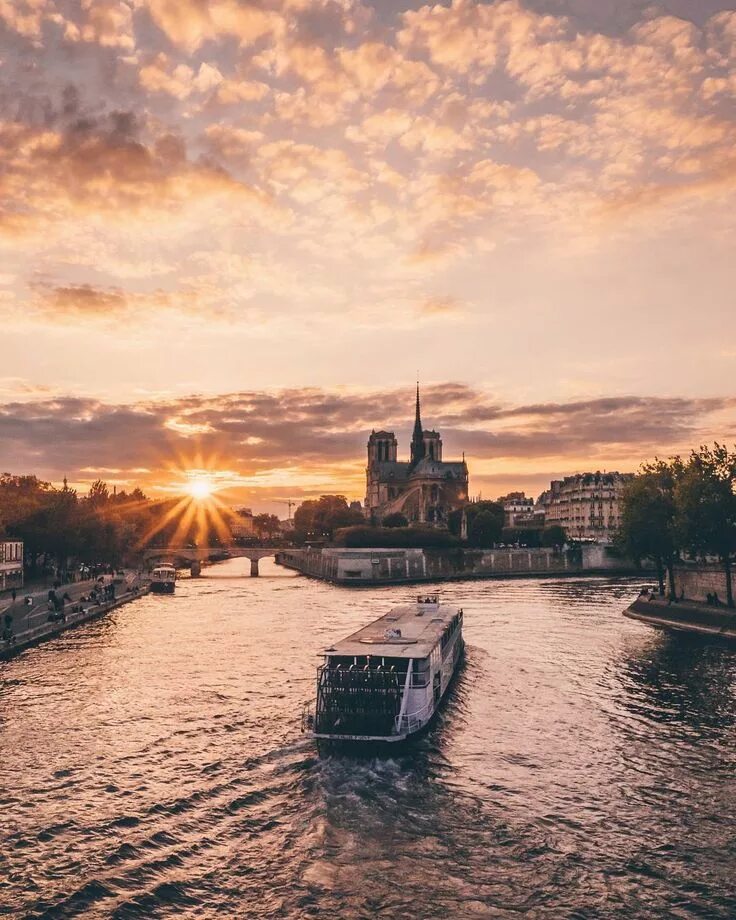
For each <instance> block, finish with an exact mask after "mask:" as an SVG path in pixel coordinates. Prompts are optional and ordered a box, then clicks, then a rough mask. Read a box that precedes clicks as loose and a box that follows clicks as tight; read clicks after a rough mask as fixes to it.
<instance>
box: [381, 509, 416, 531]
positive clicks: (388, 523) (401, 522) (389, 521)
mask: <svg viewBox="0 0 736 920" xmlns="http://www.w3.org/2000/svg"><path fill="white" fill-rule="evenodd" d="M381 524H382V526H383V527H408V526H409V521H408V520H407V519H406V518H405V517H404V515H403V514H402V513H401V512H400V511H395V512H394V513H393V514H387V515H386V517H385V518H384V519H383V521H382V522H381Z"/></svg>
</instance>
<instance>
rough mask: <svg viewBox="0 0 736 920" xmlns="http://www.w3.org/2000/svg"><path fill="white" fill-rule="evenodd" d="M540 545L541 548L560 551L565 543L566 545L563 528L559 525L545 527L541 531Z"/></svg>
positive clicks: (565, 535)
mask: <svg viewBox="0 0 736 920" xmlns="http://www.w3.org/2000/svg"><path fill="white" fill-rule="evenodd" d="M540 543H541V544H542V546H545V547H548V548H551V549H562V547H563V546H564V545H565V543H567V534H566V533H565V528H564V527H560V525H559V524H550V526H549V527H545V528H544V530H543V531H542V536H541V538H540Z"/></svg>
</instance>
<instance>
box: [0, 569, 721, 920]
mask: <svg viewBox="0 0 736 920" xmlns="http://www.w3.org/2000/svg"><path fill="white" fill-rule="evenodd" d="M248 567H249V563H248V561H247V560H233V561H231V562H227V563H224V564H222V565H220V566H217V567H215V568H212V569H209V570H206V577H205V578H202V579H201V580H191V581H189V580H182V581H181V582H180V583H179V586H178V588H177V595H176V596H175V597H172V598H170V597H148V598H145V599H142V600H140V601H138V602H136V603H135V604H133V605H130V606H128V607H124V608H121V609H120V610H119V611H116V612H115V613H113V614H112V615H111V616H109V617H107V618H105V619H103V620H100V621H98V622H96V623H91V624H88V625H87V626H85V627H82V628H80V629H78V630H75V631H73V632H70V633H68V634H67V635H66V636H64V637H62V638H60V639H59V640H55V641H53V642H50V643H47V644H46V645H42V646H40V647H38V648H36V649H34V650H32V651H30V652H28V653H26V654H24V655H22V656H21V657H19V658H17V659H15V660H13V661H11V662H8V663H6V664H4V665H2V666H0V707H1V709H0V712H1V716H2V723H1V725H0V743H1V750H2V769H3V780H4V782H3V783H2V786H1V787H0V904H1V905H7V910H8V911H9V914H10V915H11V916H13V915H14V916H18V917H27V916H30V917H49V918H52V917H53V918H56V917H72V916H84V917H120V918H123V917H157V916H173V915H174V914H176V915H179V916H183V917H189V916H191V917H216V916H233V917H235V916H248V917H250V916H252V917H294V918H297V917H310V916H311V917H318V916H319V917H324V916H337V917H373V916H386V917H394V916H411V917H450V916H452V917H514V916H518V915H519V914H524V915H525V916H530V917H535V918H536V917H539V918H559V917H576V918H593V917H620V918H630V917H642V918H645V917H646V918H649V917H670V916H677V917H687V916H693V917H723V918H726V917H733V916H734V915H736V890H735V887H734V882H733V880H732V876H733V871H732V870H733V865H734V858H735V857H736V843H735V842H734V841H735V835H734V831H735V830H736V819H734V817H733V813H734V766H736V728H735V727H734V687H735V686H736V680H735V679H736V652H735V651H734V650H732V649H729V648H727V647H724V646H720V645H717V644H712V643H705V642H702V641H693V640H692V639H688V638H686V637H668V636H666V635H664V634H660V633H657V632H654V631H652V630H649V629H648V628H647V627H645V626H643V625H641V624H638V623H634V622H631V621H629V620H626V619H624V618H623V617H622V616H621V615H620V614H621V610H622V609H623V608H624V607H625V606H626V604H627V603H628V602H629V600H630V599H631V598H632V596H634V595H635V594H636V591H637V589H638V584H634V583H633V582H631V583H630V582H627V581H625V580H624V581H606V580H597V581H589V582H583V581H575V580H567V581H564V580H560V581H554V580H550V581H533V580H529V581H522V580H518V581H510V582H486V583H482V582H481V583H478V582H474V583H470V584H453V585H444V586H442V587H441V591H442V594H443V596H444V597H445V598H446V599H447V600H456V601H457V603H459V604H460V605H462V606H463V607H464V609H465V613H466V616H465V636H466V641H467V646H468V648H467V663H466V665H465V667H464V669H463V671H462V673H461V674H460V676H459V679H458V681H457V683H456V685H455V687H454V690H453V692H452V695H451V697H450V698H449V700H448V705H447V706H446V708H445V709H444V710H443V712H442V714H441V717H440V719H439V721H438V723H437V725H436V727H435V728H434V729H433V730H432V731H431V732H430V733H429V734H428V735H427V736H426V737H424V738H422V739H421V740H420V741H419V742H418V744H417V745H416V747H415V749H414V750H413V751H412V752H411V753H409V754H402V755H401V756H394V757H385V758H382V759H378V758H373V759H371V758H369V759H356V758H349V757H345V756H328V757H324V758H320V757H319V756H317V752H316V750H315V748H314V746H313V745H312V744H311V743H310V742H309V741H308V740H306V739H305V738H303V737H302V736H301V735H300V734H299V724H298V723H299V715H300V708H301V704H302V702H303V701H304V700H305V699H307V698H309V697H310V696H312V694H313V692H314V681H315V674H316V666H317V664H318V661H319V659H318V655H317V653H318V651H319V649H320V648H321V647H323V646H325V645H328V644H330V643H331V642H332V641H333V640H334V639H336V638H341V637H342V636H343V635H345V634H346V633H347V632H348V631H349V630H352V629H354V628H356V627H357V626H359V625H361V624H363V623H364V622H365V621H366V620H367V619H369V618H371V617H372V616H374V615H378V614H379V613H382V612H384V611H385V609H386V608H387V607H388V606H391V605H392V604H394V603H400V602H402V601H405V600H407V599H408V598H411V597H412V596H413V593H414V589H413V588H411V587H407V588H402V587H392V588H380V589H375V590H361V591H355V592H349V591H347V590H344V589H339V588H335V587H332V586H329V585H324V584H321V583H318V582H314V581H309V580H307V579H303V578H300V577H297V576H294V575H292V574H291V573H287V572H285V571H283V570H281V569H278V568H277V567H276V566H275V565H274V564H273V563H272V562H271V561H270V560H263V561H262V562H261V572H262V577H261V578H259V579H248V578H241V577H238V576H239V575H240V574H242V573H245V572H247V571H248ZM2 910H3V908H2V907H0V913H2Z"/></svg>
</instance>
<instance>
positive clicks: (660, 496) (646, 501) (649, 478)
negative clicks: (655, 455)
mask: <svg viewBox="0 0 736 920" xmlns="http://www.w3.org/2000/svg"><path fill="white" fill-rule="evenodd" d="M681 476H682V462H681V460H680V459H679V457H675V458H673V459H672V460H669V461H667V460H660V459H655V460H654V461H653V462H652V463H644V464H642V466H641V468H640V472H639V474H638V475H637V476H636V477H635V478H634V479H632V480H631V481H630V482H629V483H628V484H627V485H626V487H625V489H624V493H623V499H622V502H623V504H622V511H621V526H620V528H619V530H618V533H617V535H616V543H617V544H618V546H619V547H620V548H621V549H622V550H623V551H624V552H625V553H626V554H627V555H629V556H631V557H632V559H634V560H636V561H637V562H641V560H642V559H650V560H651V561H652V562H653V563H654V565H655V567H656V570H657V582H658V584H659V593H660V595H663V594H664V590H665V589H664V576H665V572H666V573H667V575H668V580H669V591H670V596H674V594H675V575H674V564H675V560H676V559H677V556H678V550H679V535H678V522H677V508H676V503H675V490H676V487H677V483H678V481H679V480H680V478H681Z"/></svg>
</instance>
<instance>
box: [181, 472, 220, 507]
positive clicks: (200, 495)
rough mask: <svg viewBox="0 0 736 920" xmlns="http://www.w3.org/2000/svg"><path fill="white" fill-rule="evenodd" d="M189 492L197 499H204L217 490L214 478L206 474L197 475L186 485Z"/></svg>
mask: <svg viewBox="0 0 736 920" xmlns="http://www.w3.org/2000/svg"><path fill="white" fill-rule="evenodd" d="M186 490H187V494H188V495H191V497H192V498H195V499H197V501H204V500H205V499H206V498H209V497H210V496H211V495H212V493H213V492H214V491H215V488H214V485H213V484H212V480H211V479H208V478H207V477H206V476H195V477H194V478H192V479H190V480H189V482H188V483H187V485H186Z"/></svg>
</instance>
